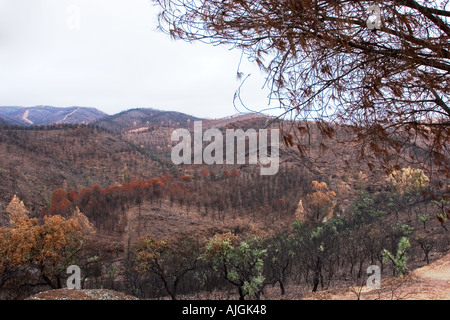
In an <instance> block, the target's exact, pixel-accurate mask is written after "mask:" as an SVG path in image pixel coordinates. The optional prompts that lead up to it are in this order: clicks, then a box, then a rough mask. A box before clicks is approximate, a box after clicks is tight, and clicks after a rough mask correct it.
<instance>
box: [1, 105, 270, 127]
mask: <svg viewBox="0 0 450 320" xmlns="http://www.w3.org/2000/svg"><path fill="white" fill-rule="evenodd" d="M255 118H266V119H269V118H270V117H268V116H267V117H266V116H262V115H260V114H254V113H243V114H237V115H230V116H228V117H224V118H219V119H206V118H204V119H202V118H198V117H194V116H192V115H189V114H185V113H181V112H177V111H165V110H159V109H153V108H133V109H128V110H125V111H122V112H119V113H117V114H113V115H108V114H106V113H105V112H102V111H100V110H98V109H96V108H88V107H52V106H35V107H20V106H3V107H1V106H0V125H10V126H46V125H54V124H82V123H85V124H93V125H96V126H99V127H102V128H104V129H107V130H110V131H115V132H137V131H142V130H147V129H155V128H157V127H170V128H189V127H192V125H193V122H194V121H203V122H204V126H205V127H220V126H224V125H227V124H228V123H230V122H239V121H245V120H247V121H248V120H251V119H255Z"/></svg>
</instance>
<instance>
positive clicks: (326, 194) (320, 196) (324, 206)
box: [303, 181, 336, 222]
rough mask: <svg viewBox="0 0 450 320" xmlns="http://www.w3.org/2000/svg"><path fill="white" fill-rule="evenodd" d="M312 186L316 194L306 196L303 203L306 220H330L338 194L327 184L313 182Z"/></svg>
mask: <svg viewBox="0 0 450 320" xmlns="http://www.w3.org/2000/svg"><path fill="white" fill-rule="evenodd" d="M312 184H313V190H314V192H313V193H309V194H308V195H306V197H305V199H304V201H303V205H304V207H305V211H306V218H307V219H308V220H310V221H314V222H321V221H323V220H324V219H326V220H328V219H330V218H331V217H332V215H333V210H334V207H335V204H336V203H335V201H334V198H335V197H336V193H335V192H334V191H332V190H330V189H329V188H328V186H327V184H326V183H325V182H318V181H313V182H312Z"/></svg>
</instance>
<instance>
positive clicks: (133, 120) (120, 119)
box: [94, 108, 202, 131]
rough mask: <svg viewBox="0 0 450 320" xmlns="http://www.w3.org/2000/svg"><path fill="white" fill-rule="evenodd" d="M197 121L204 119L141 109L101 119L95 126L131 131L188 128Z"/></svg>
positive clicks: (178, 113) (177, 113)
mask: <svg viewBox="0 0 450 320" xmlns="http://www.w3.org/2000/svg"><path fill="white" fill-rule="evenodd" d="M197 120H202V119H199V118H196V117H194V116H191V115H187V114H184V113H181V112H176V111H163V110H157V109H152V108H139V109H129V110H126V111H122V112H120V113H117V114H115V115H111V116H107V117H104V118H101V119H99V120H97V121H95V123H94V124H95V125H98V126H100V127H103V128H105V129H108V130H111V131H129V130H139V129H145V128H152V127H155V126H167V127H188V126H190V124H191V123H192V122H193V121H197Z"/></svg>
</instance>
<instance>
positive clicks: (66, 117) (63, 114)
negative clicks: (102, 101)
mask: <svg viewBox="0 0 450 320" xmlns="http://www.w3.org/2000/svg"><path fill="white" fill-rule="evenodd" d="M105 116H107V114H106V113H104V112H102V111H100V110H97V109H95V108H88V107H76V106H74V107H52V106H35V107H17V106H7V107H0V124H8V125H22V126H32V125H37V126H42V125H52V124H58V123H66V124H77V123H92V122H94V121H95V120H97V119H100V118H103V117H105Z"/></svg>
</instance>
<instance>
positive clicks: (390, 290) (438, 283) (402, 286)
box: [303, 254, 450, 300]
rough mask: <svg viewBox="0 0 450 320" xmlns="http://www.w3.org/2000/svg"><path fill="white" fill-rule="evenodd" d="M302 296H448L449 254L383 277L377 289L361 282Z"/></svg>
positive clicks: (425, 298) (394, 298)
mask: <svg viewBox="0 0 450 320" xmlns="http://www.w3.org/2000/svg"><path fill="white" fill-rule="evenodd" d="M303 299H304V300H356V299H360V300H449V299H450V254H447V255H446V256H444V257H443V258H441V259H439V260H437V261H435V262H433V263H431V264H429V265H427V266H424V267H421V268H418V269H416V270H414V271H412V272H410V273H409V274H407V275H404V276H401V277H397V278H390V279H386V280H385V281H382V282H381V288H380V289H369V288H367V287H366V286H365V284H364V286H362V287H351V288H348V289H336V290H326V291H321V292H317V293H314V294H310V295H308V296H306V297H304V298H303Z"/></svg>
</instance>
